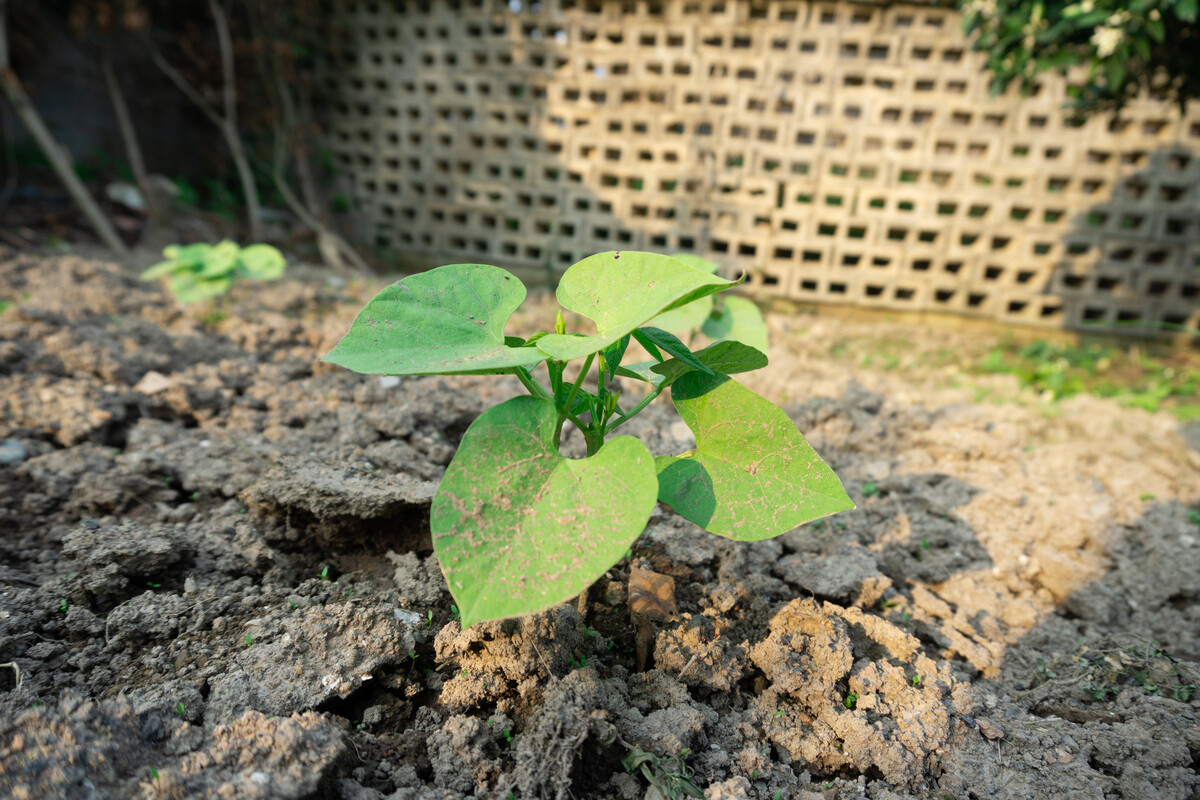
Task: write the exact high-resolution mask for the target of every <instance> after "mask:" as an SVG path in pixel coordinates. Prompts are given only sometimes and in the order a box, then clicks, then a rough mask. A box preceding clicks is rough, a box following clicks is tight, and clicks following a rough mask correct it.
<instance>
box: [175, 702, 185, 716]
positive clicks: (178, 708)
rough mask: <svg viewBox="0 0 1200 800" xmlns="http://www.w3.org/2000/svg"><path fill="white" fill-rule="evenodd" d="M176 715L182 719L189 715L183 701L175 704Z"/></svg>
mask: <svg viewBox="0 0 1200 800" xmlns="http://www.w3.org/2000/svg"><path fill="white" fill-rule="evenodd" d="M175 713H176V714H178V715H179V716H181V717H182V716H183V715H185V714H186V713H187V709H186V708H184V706H183V701H182V700H180V701H179V702H178V703H176V704H175Z"/></svg>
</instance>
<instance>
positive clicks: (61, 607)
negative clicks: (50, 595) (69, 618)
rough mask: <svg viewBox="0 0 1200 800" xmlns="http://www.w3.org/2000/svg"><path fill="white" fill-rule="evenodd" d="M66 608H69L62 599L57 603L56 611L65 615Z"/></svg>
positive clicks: (65, 600)
mask: <svg viewBox="0 0 1200 800" xmlns="http://www.w3.org/2000/svg"><path fill="white" fill-rule="evenodd" d="M67 608H69V606H68V605H67V598H65V597H64V598H62V599H60V600H59V601H58V610H59V611H61V612H63V613H64V614H65V613H67Z"/></svg>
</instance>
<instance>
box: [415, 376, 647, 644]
mask: <svg viewBox="0 0 1200 800" xmlns="http://www.w3.org/2000/svg"><path fill="white" fill-rule="evenodd" d="M557 421H558V418H557V415H556V413H555V410H554V406H553V405H552V404H551V403H550V402H549V401H546V400H542V399H540V398H536V397H517V398H513V399H512V400H508V401H506V402H504V403H501V404H500V405H498V406H495V407H494V408H491V409H489V410H487V411H485V412H484V413H483V414H482V415H481V416H480V417H479V418H478V419H477V420H475V422H473V423H472V424H471V427H470V428H468V429H467V432H466V435H464V436H463V439H462V443H461V444H460V445H459V447H458V453H457V454H456V455H455V456H454V460H453V461H451V462H450V466H449V467H447V468H446V476H445V477H444V478H443V479H442V483H441V486H439V487H438V491H437V495H436V496H435V497H434V499H433V507H432V508H431V510H430V517H429V526H430V529H431V530H432V532H433V549H434V552H435V553H436V554H437V558H438V562H439V563H440V564H441V566H442V572H443V573H445V575H446V582H447V583H448V584H449V585H450V592H451V593H452V594H453V595H454V600H455V602H456V603H457V604H458V608H459V611H460V612H461V614H462V624H463V627H464V628H466V627H469V626H470V625H472V624H473V623H476V622H481V621H483V620H492V619H501V618H503V617H511V616H516V615H519V614H529V613H534V612H537V611H542V610H543V609H546V608H549V607H550V606H552V605H554V604H556V603H561V602H563V601H565V600H567V599H569V598H571V597H572V596H574V595H576V594H579V592H581V591H583V590H584V589H586V588H587V587H588V586H590V585H591V584H592V582H593V581H595V580H596V579H597V578H599V577H600V576H601V575H603V574H604V572H605V571H606V570H608V569H609V568H610V567H611V566H612V565H613V564H615V563H616V562H617V561H618V560H620V558H621V556H622V555H624V553H625V551H626V549H628V547H629V546H630V545H631V544H632V543H633V541H634V539H636V538H637V537H638V534H640V533H641V532H642V529H643V528H644V527H645V525H646V520H648V519H649V518H650V512H651V511H653V509H654V504H655V499H656V494H657V488H656V487H657V481H656V480H655V478H654V460H653V457H652V456H651V455H650V451H648V450H647V449H646V446H645V445H644V444H642V443H641V442H639V441H638V440H637V439H634V438H632V437H629V436H617V437H614V438H613V439H610V440H609V441H608V442H606V443H605V444H604V445H603V446H602V447H601V448H600V450H599V451H598V452H597V453H596V454H595V455H594V456H591V457H590V458H585V459H578V460H576V459H569V458H564V457H563V456H561V455H559V453H558V444H557V442H556V441H555V428H556V423H557Z"/></svg>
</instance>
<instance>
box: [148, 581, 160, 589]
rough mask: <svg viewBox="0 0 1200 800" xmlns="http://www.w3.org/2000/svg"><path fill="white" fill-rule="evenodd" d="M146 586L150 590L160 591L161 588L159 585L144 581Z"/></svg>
mask: <svg viewBox="0 0 1200 800" xmlns="http://www.w3.org/2000/svg"><path fill="white" fill-rule="evenodd" d="M146 585H147V586H149V587H150V588H151V589H161V588H162V584H161V583H155V582H154V581H146Z"/></svg>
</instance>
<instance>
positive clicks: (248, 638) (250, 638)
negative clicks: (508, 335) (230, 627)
mask: <svg viewBox="0 0 1200 800" xmlns="http://www.w3.org/2000/svg"><path fill="white" fill-rule="evenodd" d="M246 644H247V645H252V644H254V637H253V636H251V635H250V634H248V633H247V634H246Z"/></svg>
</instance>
